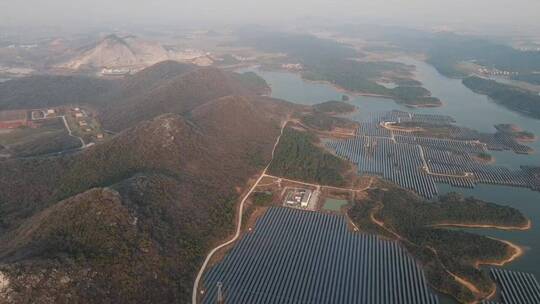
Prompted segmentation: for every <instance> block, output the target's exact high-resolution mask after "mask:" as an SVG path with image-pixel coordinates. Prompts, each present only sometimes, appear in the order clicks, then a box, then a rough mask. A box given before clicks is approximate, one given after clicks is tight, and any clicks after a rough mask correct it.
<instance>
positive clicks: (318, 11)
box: [0, 0, 540, 35]
mask: <svg viewBox="0 0 540 304" xmlns="http://www.w3.org/2000/svg"><path fill="white" fill-rule="evenodd" d="M510 4H511V6H509V5H510ZM539 11H540V1H531V0H515V1H512V2H510V1H508V0H491V1H488V0H477V1H474V2H473V3H469V2H468V1H465V0H455V1H445V0H407V1H404V0H389V1H385V3H373V2H372V1H367V0H360V1H356V2H354V3H352V2H350V1H345V0H336V1H324V0H312V1H310V2H309V3H304V2H303V1H296V2H291V1H284V0H275V1H272V2H264V1H262V2H260V1H258V2H254V1H247V0H231V1H228V2H227V3H226V5H223V4H222V2H220V1H215V0H201V1H193V0H188V1H184V2H182V3H178V2H176V1H173V0H157V1H152V2H151V3H146V2H142V1H138V0H135V1H126V0H116V1H114V3H109V2H107V1H104V0H93V1H89V0H77V1H67V0H51V1H47V2H45V1H40V0H27V1H24V3H13V2H9V3H8V2H4V3H0V27H9V28H12V27H19V28H20V27H22V28H27V29H33V28H41V27H51V28H55V27H56V28H63V29H64V30H72V31H77V30H78V31H84V30H87V29H91V28H100V27H110V28H112V27H121V28H122V27H136V26H138V27H145V26H148V27H160V26H161V27H178V26H180V27H184V26H194V27H220V26H227V25H230V26H238V25H242V24H261V25H267V26H276V27H281V26H286V27H296V26H305V25H309V24H310V23H315V24H317V25H324V23H326V22H328V23H331V24H338V23H349V22H355V23H368V24H369V23H371V24H381V25H392V26H400V27H409V28H416V29H422V30H434V29H445V30H451V31H458V32H470V33H478V34H489V35H497V34H500V35H536V33H537V32H540V24H539V23H538V13H537V12H539Z"/></svg>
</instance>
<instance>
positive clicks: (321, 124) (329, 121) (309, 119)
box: [301, 112, 357, 131]
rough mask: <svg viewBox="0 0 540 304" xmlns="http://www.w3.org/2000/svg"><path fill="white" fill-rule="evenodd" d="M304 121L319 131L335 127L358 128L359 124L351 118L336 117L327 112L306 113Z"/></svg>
mask: <svg viewBox="0 0 540 304" xmlns="http://www.w3.org/2000/svg"><path fill="white" fill-rule="evenodd" d="M301 121H302V123H303V124H304V125H305V126H307V127H310V128H313V129H315V130H319V131H332V130H334V129H335V128H342V129H356V128H357V124H356V123H355V122H353V121H351V120H349V119H346V118H342V117H334V116H330V115H327V114H325V113H317V112H315V113H312V114H305V115H303V116H302V118H301Z"/></svg>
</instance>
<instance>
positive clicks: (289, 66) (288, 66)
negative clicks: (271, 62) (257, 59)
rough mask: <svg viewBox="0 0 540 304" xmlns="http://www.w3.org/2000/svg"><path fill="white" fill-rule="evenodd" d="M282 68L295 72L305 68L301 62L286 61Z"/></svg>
mask: <svg viewBox="0 0 540 304" xmlns="http://www.w3.org/2000/svg"><path fill="white" fill-rule="evenodd" d="M281 68H283V69H286V70H289V71H295V72H298V71H302V70H303V69H304V67H303V66H302V64H300V63H284V64H282V65H281Z"/></svg>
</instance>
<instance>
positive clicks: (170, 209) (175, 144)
mask: <svg viewBox="0 0 540 304" xmlns="http://www.w3.org/2000/svg"><path fill="white" fill-rule="evenodd" d="M293 110H294V106H293V105H291V104H288V103H285V102H282V101H277V100H273V99H268V98H263V99H262V100H261V97H255V96H226V97H222V98H219V99H215V100H212V101H209V102H207V103H205V104H203V105H200V106H198V107H196V108H194V109H193V110H192V111H189V112H188V113H186V114H184V115H178V114H165V115H161V116H158V117H156V118H154V119H151V120H148V121H145V122H142V123H139V124H137V125H136V126H134V127H132V128H129V129H127V130H125V131H123V132H121V133H120V134H118V135H116V136H115V137H114V138H112V139H110V140H109V141H106V142H104V143H102V144H97V145H95V146H93V147H90V148H87V149H85V150H84V151H82V152H80V153H77V154H73V155H67V156H62V157H56V158H46V159H44V158H41V159H39V158H37V159H24V160H9V161H4V162H0V214H2V217H1V222H0V272H1V274H2V276H3V277H4V278H6V279H7V280H8V281H9V284H8V286H9V287H8V289H7V290H4V292H5V294H6V295H8V298H9V299H10V302H11V303H27V302H34V303H43V302H51V303H67V302H72V303H104V302H108V303H150V302H152V303H156V302H157V303H187V302H189V298H190V293H191V287H192V283H193V279H194V276H195V273H196V271H197V270H198V266H199V265H200V264H201V262H202V259H203V256H204V254H205V253H206V252H207V250H208V249H209V247H210V245H211V244H214V243H215V242H217V241H218V240H220V239H222V238H224V237H225V236H226V235H227V234H228V233H229V232H230V231H231V229H232V228H233V218H234V205H235V202H236V198H237V197H238V195H239V192H238V191H241V189H243V188H244V186H245V184H246V182H247V180H248V178H250V177H251V176H253V175H254V174H255V173H256V172H258V171H259V170H260V169H262V168H263V167H264V165H265V164H266V163H267V162H268V161H269V159H270V155H271V151H272V147H273V145H274V142H275V140H276V138H277V137H278V135H279V133H280V126H281V123H282V121H283V120H284V119H285V118H286V116H288V115H289V114H291V112H292V111H293ZM224 160H226V161H224Z"/></svg>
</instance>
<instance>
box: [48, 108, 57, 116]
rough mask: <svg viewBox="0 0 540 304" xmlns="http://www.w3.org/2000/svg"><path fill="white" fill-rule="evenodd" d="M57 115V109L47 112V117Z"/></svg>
mask: <svg viewBox="0 0 540 304" xmlns="http://www.w3.org/2000/svg"><path fill="white" fill-rule="evenodd" d="M55 113H56V110H55V109H48V110H47V115H53V114H55Z"/></svg>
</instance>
